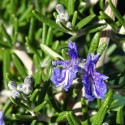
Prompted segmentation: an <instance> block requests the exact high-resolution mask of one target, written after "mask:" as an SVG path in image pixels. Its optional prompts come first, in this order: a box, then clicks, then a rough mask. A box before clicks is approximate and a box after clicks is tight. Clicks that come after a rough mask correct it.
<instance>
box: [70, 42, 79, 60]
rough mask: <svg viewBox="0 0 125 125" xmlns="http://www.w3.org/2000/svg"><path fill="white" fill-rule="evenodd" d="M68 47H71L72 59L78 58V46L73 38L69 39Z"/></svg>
mask: <svg viewBox="0 0 125 125" xmlns="http://www.w3.org/2000/svg"><path fill="white" fill-rule="evenodd" d="M68 48H69V50H68V53H69V55H70V58H71V59H76V58H78V51H77V46H76V44H75V43H73V42H72V41H71V40H69V41H68Z"/></svg>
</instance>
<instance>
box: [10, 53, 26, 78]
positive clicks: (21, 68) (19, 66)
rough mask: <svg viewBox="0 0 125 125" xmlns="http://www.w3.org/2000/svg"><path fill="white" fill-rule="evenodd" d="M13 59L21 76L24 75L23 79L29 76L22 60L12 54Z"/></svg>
mask: <svg viewBox="0 0 125 125" xmlns="http://www.w3.org/2000/svg"><path fill="white" fill-rule="evenodd" d="M12 59H13V62H14V65H15V66H16V68H17V70H18V72H19V73H20V75H22V76H23V77H25V76H27V72H26V69H25V67H24V65H23V64H22V62H21V61H20V59H19V58H18V57H17V56H16V55H15V54H12Z"/></svg>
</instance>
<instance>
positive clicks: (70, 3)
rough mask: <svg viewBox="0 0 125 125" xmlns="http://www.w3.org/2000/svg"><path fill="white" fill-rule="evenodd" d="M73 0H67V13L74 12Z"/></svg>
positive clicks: (71, 13)
mask: <svg viewBox="0 0 125 125" xmlns="http://www.w3.org/2000/svg"><path fill="white" fill-rule="evenodd" d="M74 5H75V4H74V0H68V14H69V15H73V14H74Z"/></svg>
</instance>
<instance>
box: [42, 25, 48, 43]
mask: <svg viewBox="0 0 125 125" xmlns="http://www.w3.org/2000/svg"><path fill="white" fill-rule="evenodd" d="M46 34H47V25H46V24H45V23H43V32H42V44H45V43H46V36H47V35H46Z"/></svg>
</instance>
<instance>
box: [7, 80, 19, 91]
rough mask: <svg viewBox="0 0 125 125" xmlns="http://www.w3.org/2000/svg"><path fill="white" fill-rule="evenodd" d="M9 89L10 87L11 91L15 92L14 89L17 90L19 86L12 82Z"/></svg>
mask: <svg viewBox="0 0 125 125" xmlns="http://www.w3.org/2000/svg"><path fill="white" fill-rule="evenodd" d="M8 87H9V89H10V90H14V89H16V87H17V84H16V83H15V82H14V81H10V82H9V83H8Z"/></svg>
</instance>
